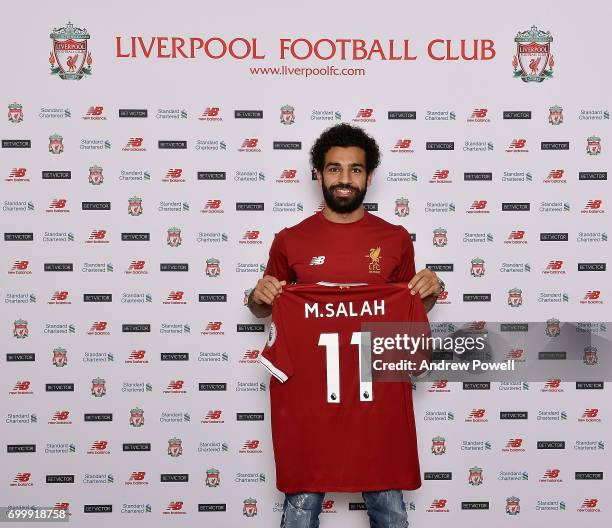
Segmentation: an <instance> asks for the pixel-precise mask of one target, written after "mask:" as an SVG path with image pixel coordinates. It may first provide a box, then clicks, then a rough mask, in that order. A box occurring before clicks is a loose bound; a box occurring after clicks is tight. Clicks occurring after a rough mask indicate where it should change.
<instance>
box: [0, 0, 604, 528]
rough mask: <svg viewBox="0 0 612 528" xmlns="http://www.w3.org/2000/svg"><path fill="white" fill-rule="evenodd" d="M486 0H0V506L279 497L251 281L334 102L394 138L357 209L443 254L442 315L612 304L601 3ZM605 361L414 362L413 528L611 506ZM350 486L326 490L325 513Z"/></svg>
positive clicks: (343, 515) (147, 518)
mask: <svg viewBox="0 0 612 528" xmlns="http://www.w3.org/2000/svg"><path fill="white" fill-rule="evenodd" d="M494 7H497V6H493V5H492V4H491V3H490V2H470V3H469V4H465V3H461V4H457V3H455V2H448V1H444V2H437V3H436V4H435V6H434V5H433V4H432V5H431V6H425V5H418V6H417V5H416V4H410V5H409V4H405V5H401V4H397V3H396V4H391V3H389V4H387V3H384V2H383V3H377V4H375V5H372V4H370V5H367V6H365V5H364V6H360V5H358V4H355V3H348V2H334V3H332V2H318V1H317V2H308V3H307V4H306V5H304V6H301V5H300V6H292V7H291V8H288V7H287V6H286V5H285V4H283V5H281V4H277V5H262V4H256V5H254V4H246V3H245V4H242V3H226V4H220V3H216V4H215V5H212V4H206V3H199V2H178V3H173V4H168V3H163V4H162V3H144V2H143V3H139V2H134V3H119V2H107V3H105V4H104V6H103V7H102V6H100V7H86V6H85V5H84V4H83V5H80V4H75V3H72V2H64V1H56V2H53V3H49V4H45V5H41V4H39V3H36V2H32V1H22V2H19V3H18V4H16V5H12V6H11V8H10V12H9V11H8V10H5V11H6V13H5V15H6V19H7V20H10V23H7V24H4V30H3V37H4V39H3V42H4V51H3V53H2V59H1V61H2V70H3V72H4V77H3V82H2V85H1V86H0V104H1V105H3V108H4V112H5V116H7V117H5V118H3V119H2V120H1V122H0V131H1V134H0V135H1V138H2V149H1V151H0V152H1V154H0V156H1V158H0V174H1V175H2V181H1V182H0V188H1V196H2V214H1V215H0V219H1V222H2V232H3V239H2V252H1V254H2V261H1V262H0V273H1V274H2V284H1V292H0V294H1V296H2V298H3V304H2V316H1V319H0V321H1V324H0V335H1V340H2V341H1V342H2V348H3V353H2V368H1V374H0V376H1V380H2V383H1V390H2V444H3V446H2V455H1V459H0V467H1V468H2V471H1V472H0V489H1V492H0V497H2V501H1V503H2V506H9V505H12V506H17V505H23V506H32V505H37V506H57V507H59V508H63V509H68V510H69V512H70V515H71V517H70V520H71V522H73V523H76V525H77V526H85V525H87V526H108V525H109V523H111V522H121V523H126V522H129V523H134V525H136V526H144V525H145V523H147V526H164V525H166V524H167V523H169V522H171V523H173V524H182V525H185V526H187V525H189V526H196V525H201V526H227V527H229V526H242V525H252V526H275V525H276V524H277V523H278V521H279V518H280V513H279V512H280V510H281V506H282V499H283V497H282V494H280V493H279V492H278V491H277V490H276V488H275V478H274V463H273V452H272V444H271V435H270V422H269V403H268V397H269V394H268V383H269V376H268V375H267V373H266V371H265V370H264V369H263V367H261V366H260V365H258V364H257V358H258V354H259V352H260V350H261V348H262V346H263V343H264V341H265V330H266V328H265V325H264V324H262V321H259V320H255V319H254V318H252V317H251V316H250V314H249V311H248V309H247V308H246V307H245V306H244V304H243V303H244V298H245V295H246V294H247V293H248V290H249V288H251V287H252V286H253V285H254V283H255V282H256V280H257V279H258V278H259V277H260V276H261V273H262V271H263V269H264V266H265V263H266V260H267V252H268V249H269V246H270V243H271V242H272V239H273V237H274V233H275V232H277V231H278V230H280V229H281V228H282V227H284V226H288V225H293V224H295V223H297V222H299V221H300V220H301V219H303V218H305V217H306V216H308V215H310V214H312V213H313V212H314V211H316V210H317V208H318V207H319V205H320V202H321V194H320V190H319V188H318V187H317V184H316V182H313V181H312V176H311V171H310V167H309V163H308V149H309V147H310V145H311V143H312V141H313V139H314V138H315V137H316V136H317V135H318V134H319V133H320V131H321V130H322V129H324V128H325V127H327V126H330V125H333V124H336V123H339V122H342V121H345V122H350V123H354V124H358V125H360V126H363V127H364V128H366V129H367V130H368V131H369V132H370V133H371V134H373V135H374V136H375V138H376V139H377V140H378V142H379V144H380V147H381V149H382V151H383V161H382V166H381V167H380V168H379V169H378V171H377V173H376V176H375V178H374V184H373V186H372V188H371V189H370V191H369V192H368V195H367V197H366V202H367V203H368V207H369V208H370V209H371V210H372V211H373V212H375V214H378V215H380V216H381V217H383V218H385V219H387V220H389V221H391V222H394V223H400V224H402V225H404V226H405V227H406V228H407V229H408V230H409V231H410V232H411V233H412V234H413V237H414V245H415V251H416V263H417V269H420V268H423V267H424V266H426V265H430V266H433V268H434V269H436V270H437V271H438V273H439V275H440V276H441V277H442V278H443V279H444V280H445V281H446V284H447V293H445V294H444V295H443V296H442V297H441V298H440V300H439V302H438V306H436V307H435V309H434V311H433V312H432V313H431V315H432V320H433V321H452V320H463V321H471V320H475V321H481V320H487V321H490V322H491V323H490V324H492V325H493V324H495V323H494V322H495V321H497V322H499V321H542V322H543V321H548V320H549V319H554V318H557V319H559V320H560V321H562V322H563V321H588V322H593V321H595V322H604V321H606V319H609V316H608V313H609V312H608V311H609V306H608V303H609V302H610V300H609V295H610V291H609V282H610V280H609V273H608V269H607V265H608V261H609V258H610V246H609V242H608V235H607V233H608V230H609V219H608V215H609V212H608V207H610V202H609V190H610V188H609V180H608V167H609V160H610V154H609V149H610V120H609V110H610V106H611V104H610V93H611V90H610V88H611V85H610V69H609V60H608V59H607V41H606V39H605V37H604V36H605V35H606V34H607V32H608V31H609V28H608V20H609V18H610V6H609V4H608V3H606V2H603V1H593V2H590V3H589V4H588V9H586V8H584V7H583V6H580V7H579V6H576V7H571V8H570V7H567V6H564V7H563V8H560V6H559V5H558V3H553V2H540V3H536V4H531V5H529V8H528V9H524V8H523V6H510V5H507V6H503V11H500V12H498V13H494V12H493V9H494ZM499 9H502V6H501V5H500V6H499ZM367 262H368V260H367V258H366V257H365V256H364V262H362V263H355V266H359V265H367ZM551 324H552V326H553V327H554V322H552V323H551ZM606 328H607V327H606V325H605V324H604V325H596V327H595V329H596V330H597V331H602V330H603V331H605V330H606ZM608 352H609V350H599V351H594V350H587V351H585V355H584V360H585V362H595V361H596V360H597V357H600V358H601V357H602V355H603V354H605V353H608ZM579 353H580V354H582V351H579ZM508 354H509V355H512V356H513V357H515V358H517V359H520V357H521V354H522V352H521V349H520V348H517V349H515V350H509V351H508ZM597 354H599V356H598V355H597ZM602 379H603V374H602ZM594 386H596V387H598V388H597V389H593V388H592V387H593V385H589V386H588V387H587V390H584V389H580V388H577V386H576V383H575V380H572V381H567V380H561V382H560V383H558V382H557V380H555V379H552V380H547V379H542V380H539V381H529V382H525V383H516V384H505V385H503V384H499V383H491V384H490V385H489V386H487V385H486V384H485V385H483V386H481V388H483V389H485V390H478V391H470V390H465V389H466V388H469V387H463V386H462V384H461V383H452V384H451V383H448V384H445V383H444V381H443V380H442V381H440V382H437V383H434V382H429V383H419V384H418V387H417V389H416V390H415V401H416V404H415V405H416V408H415V411H416V419H417V424H418V433H419V439H420V444H419V448H420V455H421V464H422V470H423V472H425V473H426V474H425V475H424V479H425V480H424V483H423V486H422V488H421V489H420V490H418V491H416V492H406V494H405V499H406V502H407V506H408V509H409V516H410V521H411V526H415V527H419V526H442V525H443V524H444V525H445V524H446V523H450V522H452V523H459V524H458V525H459V526H468V525H471V524H473V523H475V522H486V523H496V524H514V523H516V522H519V523H522V524H524V523H525V522H526V523H527V525H534V524H535V523H536V522H537V523H548V522H550V523H555V525H557V526H574V525H575V524H576V523H582V524H584V525H585V526H595V525H597V526H601V525H603V524H605V522H606V519H607V522H609V521H610V504H609V500H610V498H609V486H607V485H606V480H607V478H608V477H609V470H610V462H609V459H610V457H606V453H607V451H608V450H609V449H610V445H609V435H610V426H609V419H610V416H609V411H610V408H609V404H606V401H609V386H608V384H603V383H602V384H595V385H594ZM514 411H518V412H517V413H515V412H514ZM508 412H510V413H509V414H508ZM502 417H509V418H517V419H508V420H506V419H501V418H502ZM296 418H299V417H296ZM321 434H323V435H324V434H325V431H321ZM356 441H358V439H356ZM348 448H350V446H347V449H348ZM329 463H330V464H332V465H333V463H334V461H333V460H330V461H329ZM296 471H299V461H296ZM606 489H608V493H606V492H605V490H606ZM361 510H362V499H361V496H360V495H359V494H345V495H343V494H328V496H327V500H326V502H325V504H324V514H323V515H322V523H323V524H322V525H323V526H338V527H342V526H344V527H348V526H351V527H353V526H366V525H367V518H366V514H365V512H364V511H361Z"/></svg>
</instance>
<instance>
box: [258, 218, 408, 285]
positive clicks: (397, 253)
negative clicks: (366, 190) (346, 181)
mask: <svg viewBox="0 0 612 528" xmlns="http://www.w3.org/2000/svg"><path fill="white" fill-rule="evenodd" d="M377 248H380V253H379V256H380V260H379V265H380V270H379V271H373V269H372V268H371V267H370V264H371V262H372V259H371V258H370V252H371V251H372V250H376V249H377ZM317 257H325V258H324V260H323V263H321V264H317V262H320V261H321V259H320V258H319V259H318V260H317ZM313 258H314V259H315V260H314V261H313ZM265 274H266V275H272V276H274V277H276V278H277V279H278V280H286V281H287V283H291V282H301V283H310V284H314V283H317V282H320V281H328V282H353V283H355V282H363V283H367V284H381V283H384V282H408V281H409V280H410V279H412V277H413V276H414V274H415V269H414V248H413V245H412V239H411V238H410V235H409V234H408V231H406V229H404V228H403V227H402V226H399V225H394V224H390V223H389V222H387V221H385V220H383V219H382V218H379V217H377V216H374V215H373V214H371V213H368V212H367V211H366V212H365V214H364V215H363V217H362V218H361V219H360V220H358V221H357V222H352V223H350V224H337V223H334V222H330V221H329V220H327V219H326V218H325V217H324V216H323V213H322V212H319V213H316V214H314V215H312V216H310V217H308V218H306V219H305V220H304V221H302V222H300V223H299V224H297V225H296V226H293V227H290V228H285V229H283V230H281V231H280V232H279V233H278V234H277V235H276V237H275V238H274V241H273V242H272V247H271V248H270V258H269V260H268V266H267V268H266V271H265Z"/></svg>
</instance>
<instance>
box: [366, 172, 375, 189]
mask: <svg viewBox="0 0 612 528" xmlns="http://www.w3.org/2000/svg"><path fill="white" fill-rule="evenodd" d="M373 176H374V171H372V172H370V174H368V177H367V178H366V186H367V187H369V186H370V185H372V177H373Z"/></svg>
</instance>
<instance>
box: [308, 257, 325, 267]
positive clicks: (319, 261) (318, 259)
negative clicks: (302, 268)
mask: <svg viewBox="0 0 612 528" xmlns="http://www.w3.org/2000/svg"><path fill="white" fill-rule="evenodd" d="M324 263H325V255H321V256H318V257H312V258H311V259H310V265H311V266H320V265H321V264H324Z"/></svg>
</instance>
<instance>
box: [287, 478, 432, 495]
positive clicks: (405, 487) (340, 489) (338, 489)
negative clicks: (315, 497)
mask: <svg viewBox="0 0 612 528" xmlns="http://www.w3.org/2000/svg"><path fill="white" fill-rule="evenodd" d="M421 485H422V482H421V481H418V482H412V483H410V484H406V483H403V484H398V483H386V484H381V485H373V484H368V485H367V486H356V487H352V486H348V487H347V486H324V488H325V489H318V488H314V487H312V486H302V487H284V486H283V487H282V488H281V487H280V486H278V485H277V486H276V489H278V490H279V491H282V492H283V493H361V492H363V491H384V490H391V489H393V490H402V491H414V490H416V489H419V488H420V487H421Z"/></svg>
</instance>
